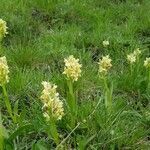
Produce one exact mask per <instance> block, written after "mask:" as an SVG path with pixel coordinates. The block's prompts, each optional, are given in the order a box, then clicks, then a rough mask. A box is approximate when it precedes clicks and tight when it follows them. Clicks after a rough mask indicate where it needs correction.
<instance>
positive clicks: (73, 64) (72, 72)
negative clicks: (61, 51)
mask: <svg viewBox="0 0 150 150" xmlns="http://www.w3.org/2000/svg"><path fill="white" fill-rule="evenodd" d="M64 62H65V68H64V72H63V74H65V75H67V78H69V79H71V80H72V81H77V80H78V78H79V77H80V76H81V67H82V65H81V64H79V59H75V58H74V57H73V55H71V56H69V57H68V58H67V59H65V60H64Z"/></svg>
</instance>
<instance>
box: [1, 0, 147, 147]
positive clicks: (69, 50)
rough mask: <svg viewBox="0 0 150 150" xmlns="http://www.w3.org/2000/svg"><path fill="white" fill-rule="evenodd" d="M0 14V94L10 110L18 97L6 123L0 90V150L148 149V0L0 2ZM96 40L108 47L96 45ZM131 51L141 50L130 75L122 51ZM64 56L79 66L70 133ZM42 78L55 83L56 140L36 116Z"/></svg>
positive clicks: (40, 117) (38, 108)
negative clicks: (0, 79) (106, 59)
mask: <svg viewBox="0 0 150 150" xmlns="http://www.w3.org/2000/svg"><path fill="white" fill-rule="evenodd" d="M0 18H2V19H3V20H5V21H6V22H7V26H8V33H9V34H8V35H7V36H6V37H5V38H4V39H3V41H2V46H1V48H0V50H1V51H0V54H1V56H6V58H7V61H8V66H9V71H10V73H9V77H10V81H9V83H8V84H7V85H6V88H7V93H8V97H9V99H10V101H11V105H12V107H14V105H15V104H16V101H18V109H19V112H18V114H19V115H20V116H21V117H19V118H20V119H19V121H18V122H17V123H13V122H12V120H11V118H10V117H9V114H8V112H7V111H6V106H5V103H4V97H3V95H2V92H1V97H0V108H1V114H2V121H3V126H4V128H5V129H6V130H7V133H8V135H7V137H6V139H5V149H6V150H11V149H17V150H28V149H33V150H49V149H55V148H56V147H57V148H58V149H60V147H61V148H62V149H80V150H82V149H92V150H96V149H104V150H108V149H115V150H117V149H130V150H134V149H139V150H142V149H143V150H148V149H149V147H150V85H149V83H148V82H150V80H148V77H147V76H148V75H147V74H148V70H147V69H146V68H145V67H144V66H143V62H144V60H145V58H146V57H149V56H150V1H149V0H32V1H27V0H1V1H0ZM104 40H107V41H109V46H107V47H104V46H103V44H102V42H103V41H104ZM137 48H139V49H140V50H141V52H142V54H141V55H140V59H139V61H138V62H137V63H136V64H134V66H132V67H133V68H132V71H133V72H132V74H131V72H130V63H129V62H128V61H127V55H128V54H130V53H131V52H133V51H134V50H135V49H137ZM69 55H73V56H74V57H75V58H78V59H79V62H80V63H81V64H82V74H81V77H80V78H79V79H78V81H77V82H74V91H75V95H76V99H77V102H78V114H77V116H78V117H77V120H76V125H77V126H75V130H74V127H70V126H69V122H70V118H69V115H68V110H67V104H66V97H67V90H68V89H67V84H66V77H65V75H63V74H62V72H63V69H64V58H67V57H68V56H69ZM105 55H109V56H110V58H111V59H112V68H111V69H110V70H109V75H108V77H107V78H108V85H109V86H111V85H113V96H112V97H113V98H112V99H113V103H112V108H111V109H112V110H111V111H108V110H106V108H105V102H104V101H105V98H104V96H103V91H104V90H105V88H104V85H103V82H102V80H101V78H100V77H99V74H98V68H99V64H98V61H99V59H101V58H102V57H103V56H105ZM42 81H49V82H52V83H55V84H56V85H57V86H58V88H57V90H58V92H59V95H60V99H61V100H62V101H63V102H64V109H65V110H64V111H65V115H64V117H63V118H62V120H60V121H58V122H57V129H58V133H59V136H60V137H59V139H60V142H59V144H58V143H55V142H54V140H53V137H51V136H50V135H49V134H48V128H49V124H47V123H46V121H45V118H44V117H43V112H42V103H41V100H40V95H41V91H42V85H41V82H42ZM1 91H2V90H1ZM78 123H80V124H79V125H78ZM70 133H72V134H70ZM68 135H69V136H68ZM63 140H65V141H64V142H63V144H62V145H60V143H61V141H63ZM58 145H59V146H58Z"/></svg>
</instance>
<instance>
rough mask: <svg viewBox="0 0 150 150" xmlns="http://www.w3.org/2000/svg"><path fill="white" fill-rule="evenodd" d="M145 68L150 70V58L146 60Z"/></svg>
mask: <svg viewBox="0 0 150 150" xmlns="http://www.w3.org/2000/svg"><path fill="white" fill-rule="evenodd" d="M144 66H145V67H146V68H150V57H149V58H146V60H145V61H144Z"/></svg>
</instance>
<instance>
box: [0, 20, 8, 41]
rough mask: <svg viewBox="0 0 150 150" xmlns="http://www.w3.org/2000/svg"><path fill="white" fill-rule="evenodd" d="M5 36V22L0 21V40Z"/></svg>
mask: <svg viewBox="0 0 150 150" xmlns="http://www.w3.org/2000/svg"><path fill="white" fill-rule="evenodd" d="M6 34H8V32H7V26H6V22H5V21H4V20H2V19H0V40H1V39H2V38H3V37H4V36H5V35H6Z"/></svg>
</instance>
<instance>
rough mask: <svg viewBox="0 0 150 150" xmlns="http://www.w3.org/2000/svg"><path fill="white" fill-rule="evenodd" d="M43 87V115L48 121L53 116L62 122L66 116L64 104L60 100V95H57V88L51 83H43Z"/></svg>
mask: <svg viewBox="0 0 150 150" xmlns="http://www.w3.org/2000/svg"><path fill="white" fill-rule="evenodd" d="M42 85H43V87H44V89H43V91H42V94H41V100H42V102H43V104H44V106H43V111H44V113H43V115H44V117H46V120H50V118H51V116H52V117H53V118H54V119H56V120H61V118H62V116H63V115H64V108H63V103H62V101H61V100H60V99H59V93H57V91H56V89H57V86H56V85H55V84H51V83H49V82H46V81H43V82H42Z"/></svg>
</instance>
